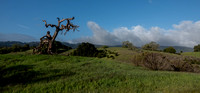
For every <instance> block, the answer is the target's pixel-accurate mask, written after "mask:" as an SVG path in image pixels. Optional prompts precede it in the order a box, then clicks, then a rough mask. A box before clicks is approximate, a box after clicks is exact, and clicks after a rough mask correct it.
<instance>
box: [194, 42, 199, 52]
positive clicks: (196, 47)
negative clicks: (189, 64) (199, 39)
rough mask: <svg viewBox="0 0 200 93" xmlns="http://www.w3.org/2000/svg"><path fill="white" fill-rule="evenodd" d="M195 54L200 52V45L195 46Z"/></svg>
mask: <svg viewBox="0 0 200 93" xmlns="http://www.w3.org/2000/svg"><path fill="white" fill-rule="evenodd" d="M194 52H200V44H198V45H196V46H194Z"/></svg>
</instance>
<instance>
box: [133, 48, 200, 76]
mask: <svg viewBox="0 0 200 93" xmlns="http://www.w3.org/2000/svg"><path fill="white" fill-rule="evenodd" d="M190 60H191V58H188V57H182V56H174V55H167V54H161V53H151V52H145V53H141V54H138V55H135V56H134V57H133V59H132V62H133V63H134V64H135V65H136V66H143V67H146V68H149V69H152V70H167V71H186V72H198V71H200V69H198V67H197V66H193V64H192V62H191V61H190ZM192 60H193V61H194V60H195V61H194V62H195V63H199V62H200V59H197V58H193V59H192ZM197 61H198V62H197Z"/></svg>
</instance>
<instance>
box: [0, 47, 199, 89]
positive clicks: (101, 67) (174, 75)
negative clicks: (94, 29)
mask: <svg viewBox="0 0 200 93" xmlns="http://www.w3.org/2000/svg"><path fill="white" fill-rule="evenodd" d="M108 50H111V51H115V52H118V53H119V56H116V57H115V59H111V58H106V57H105V58H101V59H100V58H95V57H79V56H65V55H32V54H31V50H30V51H26V52H19V53H10V54H1V55H0V73H1V74H0V82H1V83H0V91H1V92H7V93H16V92H20V93H24V92H26V93H27V92H29V93H30V92H34V93H47V92H48V93H55V92H57V93H71V92H83V93H85V92H113V93H126V92H131V93H136V92H139V93H141V92H145V93H146V92H148V93H152V92H162V93H183V92H184V93H193V92H199V91H200V89H199V87H200V74H196V73H186V72H172V71H152V70H149V69H146V68H142V67H136V66H134V65H133V64H132V62H131V59H130V58H132V57H133V56H134V55H135V54H137V53H138V52H136V51H130V50H128V49H126V48H117V47H114V48H108Z"/></svg>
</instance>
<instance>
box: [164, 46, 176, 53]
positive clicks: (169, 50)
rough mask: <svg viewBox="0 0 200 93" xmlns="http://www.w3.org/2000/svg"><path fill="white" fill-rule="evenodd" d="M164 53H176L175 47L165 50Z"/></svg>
mask: <svg viewBox="0 0 200 93" xmlns="http://www.w3.org/2000/svg"><path fill="white" fill-rule="evenodd" d="M163 51H164V52H167V53H176V50H175V49H174V48H173V47H168V48H165V49H164V50H163Z"/></svg>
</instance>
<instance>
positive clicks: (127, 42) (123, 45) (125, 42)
mask: <svg viewBox="0 0 200 93" xmlns="http://www.w3.org/2000/svg"><path fill="white" fill-rule="evenodd" d="M122 47H123V48H129V49H131V50H135V49H136V47H135V46H134V45H133V44H132V43H131V42H129V41H124V42H122Z"/></svg>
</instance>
